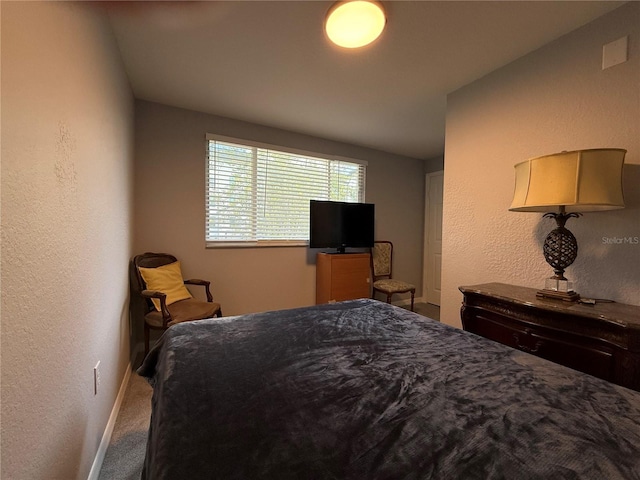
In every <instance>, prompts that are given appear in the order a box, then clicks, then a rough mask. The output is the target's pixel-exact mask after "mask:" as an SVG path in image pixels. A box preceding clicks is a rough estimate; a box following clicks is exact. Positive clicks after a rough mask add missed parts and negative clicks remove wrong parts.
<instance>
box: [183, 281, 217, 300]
mask: <svg viewBox="0 0 640 480" xmlns="http://www.w3.org/2000/svg"><path fill="white" fill-rule="evenodd" d="M184 283H185V285H200V286H203V287H204V289H205V291H206V292H207V302H209V303H211V302H213V296H212V295H211V290H210V289H209V286H210V285H211V282H210V281H208V280H201V279H199V278H191V279H189V280H185V281H184Z"/></svg>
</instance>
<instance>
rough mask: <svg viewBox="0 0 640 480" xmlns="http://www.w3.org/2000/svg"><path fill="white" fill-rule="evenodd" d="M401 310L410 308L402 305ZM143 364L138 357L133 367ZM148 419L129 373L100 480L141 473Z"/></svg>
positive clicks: (431, 309) (138, 385)
mask: <svg viewBox="0 0 640 480" xmlns="http://www.w3.org/2000/svg"><path fill="white" fill-rule="evenodd" d="M404 308H407V309H408V308H409V306H408V305H407V306H405V307H404ZM414 311H415V312H416V313H419V314H420V315H424V316H425V317H429V318H433V319H434V320H440V307H438V306H436V305H432V304H430V303H416V304H415V305H414ZM140 363H142V357H141V356H139V357H138V358H136V361H135V362H134V368H136V367H137V366H138V365H140ZM150 418H151V386H150V385H149V384H148V383H147V381H146V380H145V379H143V378H142V377H140V376H139V375H138V374H137V373H135V371H134V372H132V373H131V378H130V379H129V384H128V385H127V390H126V392H125V394H124V399H123V401H122V405H121V407H120V412H119V414H118V418H117V419H116V424H115V426H114V429H113V434H112V435H111V443H110V444H109V448H108V449H107V453H106V455H105V457H104V462H103V463H102V469H101V470H100V477H99V480H138V479H139V478H140V474H141V473H142V463H143V461H144V454H145V449H146V447H147V429H148V428H149V419H150Z"/></svg>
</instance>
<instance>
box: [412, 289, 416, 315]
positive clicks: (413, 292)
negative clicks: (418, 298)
mask: <svg viewBox="0 0 640 480" xmlns="http://www.w3.org/2000/svg"><path fill="white" fill-rule="evenodd" d="M415 294H416V291H415V290H412V291H411V311H412V312H413V297H414V296H415Z"/></svg>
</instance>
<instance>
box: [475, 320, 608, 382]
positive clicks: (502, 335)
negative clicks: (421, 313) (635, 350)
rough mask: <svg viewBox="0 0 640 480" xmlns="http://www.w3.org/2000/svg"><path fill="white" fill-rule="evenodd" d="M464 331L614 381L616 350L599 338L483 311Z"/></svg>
mask: <svg viewBox="0 0 640 480" xmlns="http://www.w3.org/2000/svg"><path fill="white" fill-rule="evenodd" d="M465 330H468V331H470V332H472V333H475V334H478V335H481V336H483V337H486V338H489V339H491V340H494V341H496V342H500V343H502V344H504V345H508V346H510V347H513V348H515V349H518V350H521V351H523V352H527V353H531V354H533V355H536V356H538V357H542V358H546V359H547V360H551V361H552V362H555V363H559V364H562V365H565V366H567V367H569V368H573V369H575V370H579V371H581V372H584V373H588V374H590V375H593V376H595V377H599V378H603V379H605V380H609V381H613V380H614V375H615V361H614V351H613V349H612V348H610V347H608V346H607V345H606V344H603V343H602V342H599V341H597V340H593V339H590V338H586V337H583V336H579V335H572V334H568V333H566V332H557V331H554V330H551V329H547V328H544V327H539V326H532V325H527V324H525V323H521V322H516V321H514V320H513V319H510V318H507V317H503V316H502V315H499V314H495V313H492V312H482V311H477V312H476V314H475V315H473V317H472V319H471V320H470V321H467V322H466V323H465Z"/></svg>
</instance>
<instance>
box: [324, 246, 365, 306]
mask: <svg viewBox="0 0 640 480" xmlns="http://www.w3.org/2000/svg"><path fill="white" fill-rule="evenodd" d="M370 277H371V257H370V255H369V254H368V253H318V254H317V255H316V304H318V305H319V304H321V303H331V302H341V301H343V300H354V299H356V298H369V297H370V296H371V279H370Z"/></svg>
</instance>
